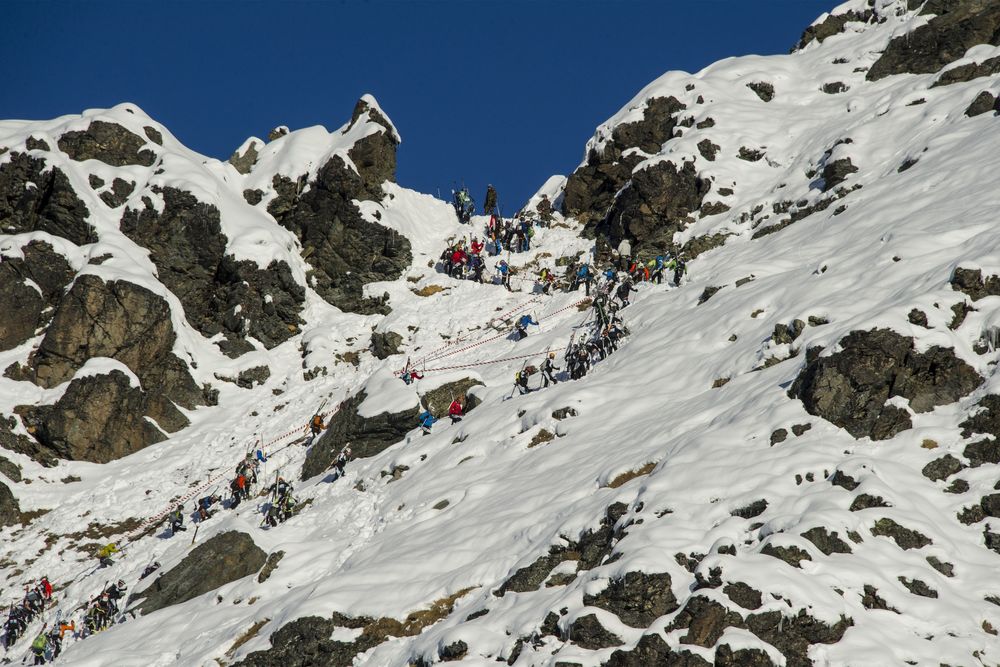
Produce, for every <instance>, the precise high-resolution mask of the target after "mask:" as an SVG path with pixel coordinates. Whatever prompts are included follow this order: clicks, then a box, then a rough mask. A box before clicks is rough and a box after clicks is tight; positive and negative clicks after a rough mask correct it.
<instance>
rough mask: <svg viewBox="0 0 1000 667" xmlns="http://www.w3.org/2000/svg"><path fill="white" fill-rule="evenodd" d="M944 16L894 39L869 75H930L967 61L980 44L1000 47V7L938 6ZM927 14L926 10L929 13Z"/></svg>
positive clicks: (969, 0) (968, 1) (976, 2)
mask: <svg viewBox="0 0 1000 667" xmlns="http://www.w3.org/2000/svg"><path fill="white" fill-rule="evenodd" d="M934 5H935V7H934V8H933V10H932V11H936V12H940V13H939V14H938V15H937V16H935V17H934V18H932V19H931V20H930V21H928V22H927V23H926V24H924V25H922V26H920V27H919V28H917V29H915V30H912V31H910V32H908V33H906V34H904V35H900V36H898V37H895V38H893V40H892V41H891V42H889V45H888V46H887V47H886V49H885V51H884V52H883V53H882V55H881V56H880V57H879V59H878V60H876V61H875V63H874V64H873V65H872V66H871V69H869V70H868V74H867V75H866V77H867V79H868V80H869V81H878V80H879V79H883V78H885V77H887V76H890V75H893V74H904V73H912V74H930V73H933V72H937V71H938V70H940V69H941V68H942V67H944V66H945V65H947V64H949V63H951V62H953V61H955V60H957V59H959V58H961V57H963V56H964V55H965V52H966V51H967V50H969V49H970V48H971V47H973V46H976V45H977V44H992V45H993V46H997V45H1000V5H998V4H997V3H995V2H985V1H984V0H961V1H958V2H949V3H934ZM925 11H926V10H925Z"/></svg>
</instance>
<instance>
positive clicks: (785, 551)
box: [760, 543, 812, 567]
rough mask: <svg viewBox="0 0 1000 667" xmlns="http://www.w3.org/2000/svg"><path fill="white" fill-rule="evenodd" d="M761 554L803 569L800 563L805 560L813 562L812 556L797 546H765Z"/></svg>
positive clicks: (770, 544)
mask: <svg viewBox="0 0 1000 667" xmlns="http://www.w3.org/2000/svg"><path fill="white" fill-rule="evenodd" d="M760 552H761V553H762V554H764V555H766V556H773V557H774V558H777V559H778V560H783V561H785V562H786V563H788V564H789V565H791V566H792V567H801V566H800V565H799V563H800V562H801V561H804V560H812V556H810V555H809V552H808V551H806V550H805V549H800V548H799V547H796V546H780V545H776V544H773V543H768V544H765V545H764V548H763V549H761V550H760Z"/></svg>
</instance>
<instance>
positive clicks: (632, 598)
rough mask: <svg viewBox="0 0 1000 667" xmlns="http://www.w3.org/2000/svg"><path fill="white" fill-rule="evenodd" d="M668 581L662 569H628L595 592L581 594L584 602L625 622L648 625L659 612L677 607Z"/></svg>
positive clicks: (670, 610)
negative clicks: (592, 593)
mask: <svg viewBox="0 0 1000 667" xmlns="http://www.w3.org/2000/svg"><path fill="white" fill-rule="evenodd" d="M670 583H671V582H670V575H669V574H667V573H665V572H664V573H658V574H647V573H645V572H629V573H627V574H626V575H625V576H624V577H620V578H617V579H612V580H611V582H610V583H609V584H608V586H607V588H605V589H604V590H603V591H601V592H600V593H598V594H597V595H584V596H583V604H585V605H587V606H588V607H599V608H601V609H605V610H607V611H610V612H611V613H612V614H615V615H616V616H618V618H619V619H621V622H622V623H624V624H625V625H630V626H632V627H633V628H647V627H649V626H650V624H652V622H653V621H655V620H656V619H657V618H659V617H660V616H663V615H664V614H669V613H671V612H674V611H677V608H678V604H677V599H676V598H675V597H674V594H673V592H672V591H671V590H670Z"/></svg>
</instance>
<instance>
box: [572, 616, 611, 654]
mask: <svg viewBox="0 0 1000 667" xmlns="http://www.w3.org/2000/svg"><path fill="white" fill-rule="evenodd" d="M569 636H570V638H571V639H572V641H573V643H574V644H576V645H577V646H582V647H583V648H586V649H590V650H593V651H596V650H600V649H602V648H609V647H612V646H621V645H622V640H621V637H619V636H618V635H616V634H615V633H613V632H611V631H610V630H608V629H607V628H605V627H604V626H603V625H601V622H600V621H599V620H597V615H596V614H586V615H584V616H580V617H579V618H577V619H576V620H575V621H573V624H572V625H571V626H570V628H569Z"/></svg>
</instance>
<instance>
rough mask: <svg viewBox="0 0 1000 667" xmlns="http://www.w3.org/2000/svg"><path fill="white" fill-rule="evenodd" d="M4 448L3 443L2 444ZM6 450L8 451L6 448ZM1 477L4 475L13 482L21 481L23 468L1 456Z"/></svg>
mask: <svg viewBox="0 0 1000 667" xmlns="http://www.w3.org/2000/svg"><path fill="white" fill-rule="evenodd" d="M0 447H2V443H0ZM4 449H7V448H6V447H4ZM0 475H3V476H4V477H6V478H7V479H9V480H10V481H12V482H20V481H21V466H19V465H17V464H16V463H14V462H13V461H11V460H10V459H7V458H4V457H3V456H0Z"/></svg>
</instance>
